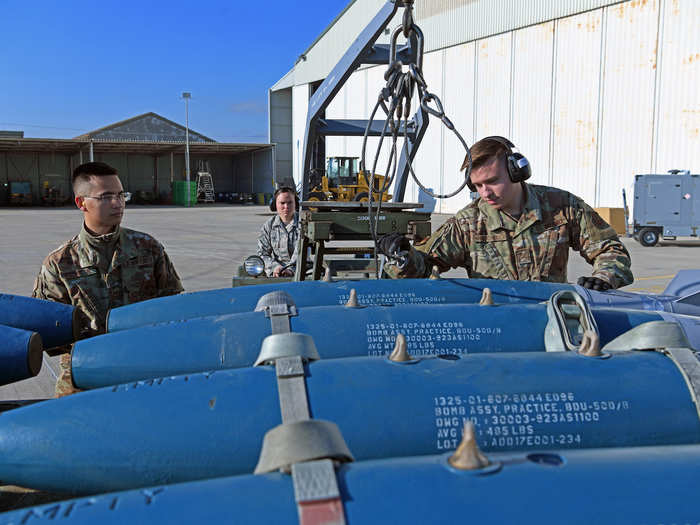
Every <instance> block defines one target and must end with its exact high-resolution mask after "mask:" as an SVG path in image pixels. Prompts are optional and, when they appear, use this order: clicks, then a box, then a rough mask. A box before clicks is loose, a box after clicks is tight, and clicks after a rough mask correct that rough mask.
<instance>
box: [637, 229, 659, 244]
mask: <svg viewBox="0 0 700 525" xmlns="http://www.w3.org/2000/svg"><path fill="white" fill-rule="evenodd" d="M657 242H659V232H658V230H655V229H652V228H644V229H643V230H641V231H640V232H639V244H641V245H642V246H654V245H656V243H657Z"/></svg>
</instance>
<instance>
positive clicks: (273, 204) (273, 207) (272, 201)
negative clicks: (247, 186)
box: [270, 195, 277, 211]
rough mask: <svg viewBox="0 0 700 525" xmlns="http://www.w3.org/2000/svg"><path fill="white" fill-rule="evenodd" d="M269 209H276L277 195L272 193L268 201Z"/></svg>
mask: <svg viewBox="0 0 700 525" xmlns="http://www.w3.org/2000/svg"><path fill="white" fill-rule="evenodd" d="M270 211H277V196H276V195H273V196H272V200H271V201H270Z"/></svg>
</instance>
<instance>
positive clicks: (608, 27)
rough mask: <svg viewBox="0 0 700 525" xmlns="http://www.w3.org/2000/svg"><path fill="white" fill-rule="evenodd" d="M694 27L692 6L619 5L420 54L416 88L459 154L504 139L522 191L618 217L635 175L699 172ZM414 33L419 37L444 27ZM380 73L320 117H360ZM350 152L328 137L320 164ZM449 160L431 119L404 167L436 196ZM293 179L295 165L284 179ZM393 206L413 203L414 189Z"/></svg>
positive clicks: (448, 147)
mask: <svg viewBox="0 0 700 525" xmlns="http://www.w3.org/2000/svg"><path fill="white" fill-rule="evenodd" d="M503 1H505V0H503ZM459 3H460V2H458V1H457V0H455V1H454V2H447V1H445V2H442V3H441V5H452V4H459ZM481 3H483V2H479V4H481ZM603 3H605V2H599V3H598V4H603ZM610 3H611V2H607V4H610ZM462 4H465V5H464V6H463V7H464V8H465V9H466V8H467V7H468V5H467V4H468V3H465V2H462ZM547 4H548V5H549V3H547ZM567 4H569V3H567ZM570 4H571V5H574V4H575V5H576V6H578V7H581V6H582V5H583V4H586V2H571V3H570ZM589 4H590V2H589ZM419 5H420V4H419ZM424 5H425V4H424ZM469 5H470V4H469ZM530 5H531V6H534V5H535V4H530ZM538 5H540V6H541V5H543V4H538ZM553 5H554V4H552V6H553ZM587 5H588V4H587ZM552 8H553V9H554V8H555V7H552ZM533 9H534V8H533ZM535 11H536V10H535ZM535 11H533V13H532V14H531V16H533V17H534V16H536V13H535ZM441 12H442V11H441ZM498 12H500V11H498ZM498 12H497V13H496V14H495V15H494V16H497V15H498ZM537 16H539V15H537ZM437 18H440V19H442V20H443V23H445V24H447V22H445V17H444V16H443V17H442V18H441V17H437ZM437 18H436V19H437ZM447 18H449V17H447ZM431 20H432V18H431ZM697 20H700V2H697V1H695V0H657V1H654V0H648V1H644V0H631V1H628V2H624V3H620V4H616V5H609V6H607V7H604V8H599V9H595V10H592V11H588V12H585V13H581V14H577V15H575V16H569V17H566V18H561V19H558V20H555V21H549V22H544V23H541V24H538V25H533V26H530V27H526V28H522V29H518V30H515V31H509V32H505V33H502V34H498V35H495V36H491V37H489V38H484V39H481V40H477V41H475V42H470V43H468V44H462V45H458V46H454V47H448V48H446V49H441V50H437V51H434V52H431V53H427V54H426V55H425V63H424V73H425V78H426V81H427V83H428V89H429V90H430V91H431V92H433V93H435V94H436V95H438V96H439V97H441V99H442V100H443V103H444V107H445V111H446V113H447V115H448V116H449V118H450V119H451V120H453V122H455V124H456V125H457V127H458V129H459V130H460V131H461V132H462V134H463V136H464V138H465V139H466V140H467V141H468V142H469V143H471V142H473V141H474V140H475V139H476V138H479V137H483V136H485V135H488V134H501V135H506V136H510V137H511V138H512V139H513V141H514V142H515V143H516V144H517V145H518V146H519V147H520V150H521V151H522V152H523V153H524V154H525V155H526V156H528V158H529V159H530V161H531V163H532V166H533V182H535V183H540V184H551V185H554V186H558V187H561V188H564V189H567V190H569V191H572V192H574V193H575V194H577V195H579V196H581V197H583V198H584V199H585V200H586V201H587V202H589V203H590V204H591V205H593V206H611V207H620V206H622V198H621V191H622V189H623V188H626V189H627V191H628V193H630V194H631V191H632V184H633V175H634V174H635V173H641V172H661V173H663V172H665V171H666V170H668V169H671V168H685V169H691V170H693V171H694V172H696V173H697V172H698V171H700V97H698V95H697V93H698V86H699V85H700V32H698V31H697ZM419 23H421V22H420V20H419ZM451 23H452V22H451ZM494 23H496V22H494ZM421 25H422V27H423V30H424V32H425V33H426V35H427V34H430V33H440V34H443V33H449V31H450V27H451V25H449V24H447V25H444V26H442V25H441V26H439V29H437V28H432V29H431V28H430V27H429V25H428V24H425V23H421ZM445 38H447V36H445ZM657 42H658V44H657ZM383 72H384V68H383V67H374V68H370V69H365V70H360V71H357V72H356V73H354V74H353V77H352V80H351V81H350V82H348V84H347V85H346V86H345V87H344V88H343V89H342V90H341V92H340V93H339V95H338V97H336V99H335V100H334V102H333V103H332V104H331V106H329V108H328V110H327V113H326V115H327V117H328V118H366V117H367V115H368V113H369V109H370V105H371V104H372V103H373V102H374V101H375V100H376V95H377V93H378V91H379V89H380V88H381V87H382V85H383V80H382V74H383ZM297 92H298V93H300V94H303V95H304V97H305V99H304V98H303V97H301V98H300V99H298V98H297V97H296V93H297ZM294 93H295V98H294V109H293V114H294V123H295V126H294V131H293V134H294V139H293V140H294V141H295V143H296V141H299V144H300V148H301V147H303V130H304V124H305V118H306V107H307V104H308V87H307V86H306V85H304V86H296V87H295V88H294ZM298 100H302V105H301V106H299V107H298V106H297V102H298ZM304 101H305V102H304ZM414 108H415V105H414ZM300 130H301V132H300V133H299V131H300ZM356 142H357V141H356V140H355V139H342V138H330V139H328V141H327V145H326V154H327V155H328V156H331V155H357V156H359V155H360V148H359V145H358V144H356ZM460 149H461V147H459V145H458V142H457V141H456V139H455V138H454V137H453V136H451V134H450V133H449V132H446V130H444V129H442V126H441V124H440V123H439V122H438V121H437V120H435V119H432V120H431V123H430V126H429V129H428V132H427V134H426V136H425V138H424V140H423V144H422V147H421V149H420V150H419V153H418V157H417V159H416V173H417V174H418V176H419V177H420V178H421V182H422V183H423V184H424V185H425V186H427V187H431V188H434V189H436V190H438V191H440V192H441V193H445V192H448V191H451V190H452V189H453V188H455V187H456V186H457V185H458V183H459V176H458V173H457V169H458V167H459V165H460V164H461V160H462V158H463V156H464V153H463V152H462V151H460ZM370 151H371V150H370ZM295 154H296V150H295ZM297 169H298V163H297V161H296V160H295V177H298V175H297V174H296V170H297ZM383 170H384V167H382V164H380V167H378V169H377V171H378V172H379V173H383ZM297 180H298V179H297ZM405 199H406V200H420V199H421V196H420V195H419V194H418V192H417V190H416V186H415V184H413V183H409V185H408V187H407V192H406V197H405ZM468 200H469V198H468V196H467V194H466V192H465V193H463V194H461V195H460V196H457V197H455V198H452V199H448V200H444V201H441V202H438V203H437V207H436V211H442V212H455V211H457V210H459V209H460V208H461V207H462V206H463V205H464V203H465V202H467V201H468ZM629 201H631V199H629V200H628V202H629Z"/></svg>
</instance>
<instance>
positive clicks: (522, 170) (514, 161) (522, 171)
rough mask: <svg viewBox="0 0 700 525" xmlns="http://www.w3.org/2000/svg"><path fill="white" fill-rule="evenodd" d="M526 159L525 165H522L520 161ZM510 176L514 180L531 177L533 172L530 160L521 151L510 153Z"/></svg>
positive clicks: (518, 180) (524, 179)
mask: <svg viewBox="0 0 700 525" xmlns="http://www.w3.org/2000/svg"><path fill="white" fill-rule="evenodd" d="M522 159H524V160H525V165H524V166H520V165H519V163H520V161H521V160H522ZM507 165H508V176H509V177H510V180H511V181H513V182H525V181H526V180H527V179H529V178H530V176H531V175H532V172H531V171H530V163H529V162H528V160H527V159H526V158H525V157H524V156H523V155H522V154H520V153H517V152H516V153H512V154H510V155H508V163H507Z"/></svg>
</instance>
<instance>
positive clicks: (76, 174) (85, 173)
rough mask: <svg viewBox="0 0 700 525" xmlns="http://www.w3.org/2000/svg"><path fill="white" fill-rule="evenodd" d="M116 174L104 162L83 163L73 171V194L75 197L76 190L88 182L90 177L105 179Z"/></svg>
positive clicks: (114, 170) (113, 169)
mask: <svg viewBox="0 0 700 525" xmlns="http://www.w3.org/2000/svg"><path fill="white" fill-rule="evenodd" d="M116 174H117V170H116V169H115V168H113V167H112V166H110V165H109V164H106V163H104V162H85V163H84V164H81V165H80V166H78V167H77V168H75V169H74V170H73V193H75V194H76V195H77V194H78V192H77V190H76V188H77V187H78V186H79V185H80V184H81V183H83V182H89V181H90V177H93V176H94V177H105V176H107V175H116Z"/></svg>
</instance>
